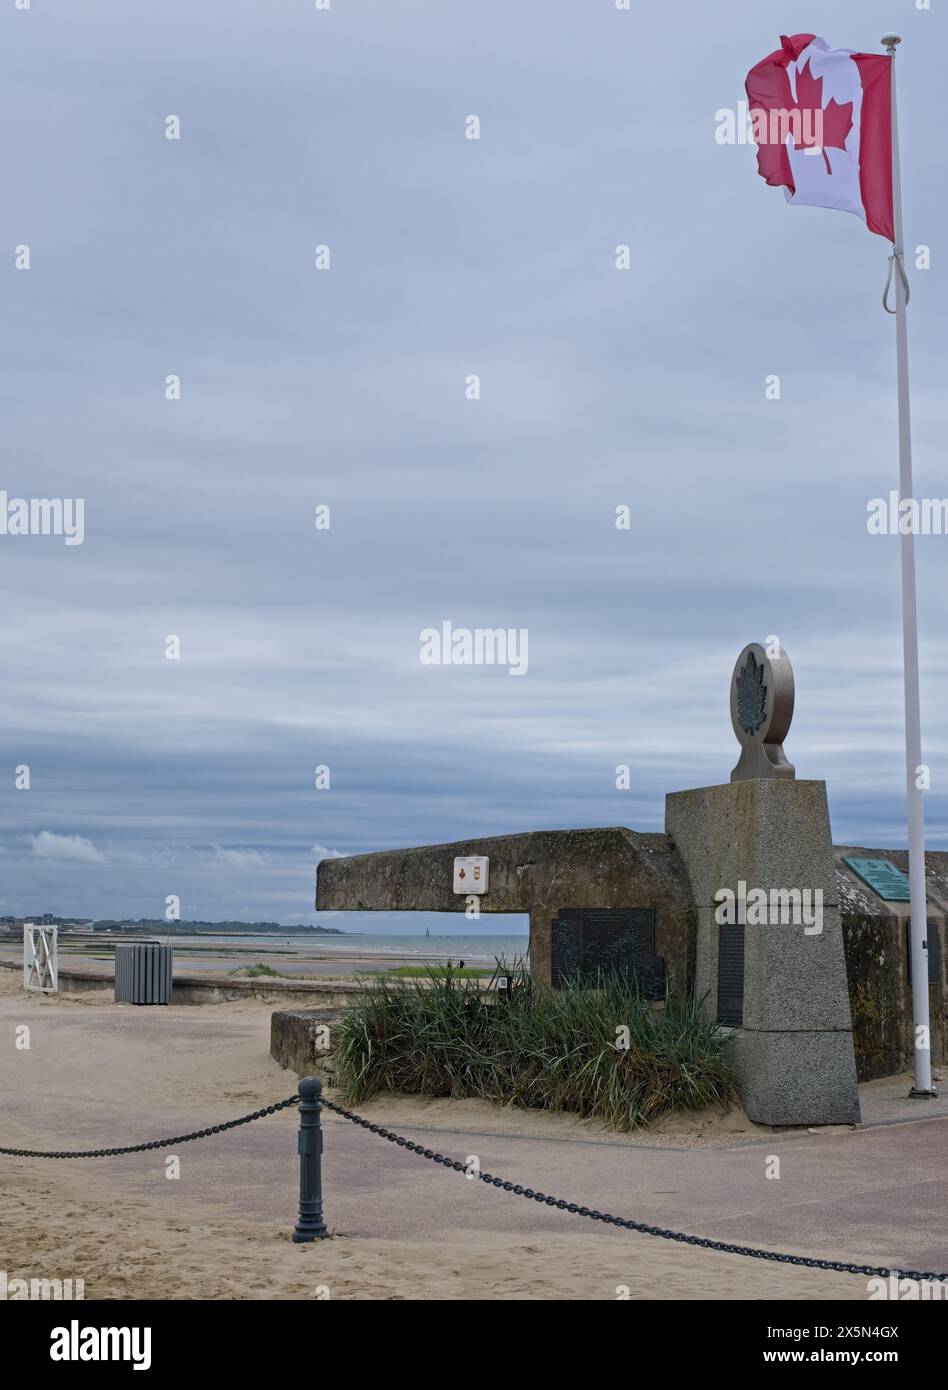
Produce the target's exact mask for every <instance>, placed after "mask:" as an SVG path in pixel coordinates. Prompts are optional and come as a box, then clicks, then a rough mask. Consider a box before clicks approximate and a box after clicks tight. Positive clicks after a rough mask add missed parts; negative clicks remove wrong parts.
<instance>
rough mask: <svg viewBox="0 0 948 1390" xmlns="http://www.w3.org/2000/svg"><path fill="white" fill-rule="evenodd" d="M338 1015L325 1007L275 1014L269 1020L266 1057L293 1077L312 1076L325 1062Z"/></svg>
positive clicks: (335, 1011) (279, 1011)
mask: <svg viewBox="0 0 948 1390" xmlns="http://www.w3.org/2000/svg"><path fill="white" fill-rule="evenodd" d="M341 1012H342V1010H341V1009H338V1008H330V1007H327V1006H323V1007H322V1008H318V1009H280V1010H278V1011H277V1012H276V1013H274V1014H272V1015H271V1017H270V1056H271V1057H272V1058H273V1059H274V1061H276V1062H279V1063H280V1066H281V1067H288V1068H289V1070H290V1071H295V1072H296V1074H297V1076H312V1075H313V1074H314V1073H315V1072H318V1071H319V1070H320V1068H321V1066H322V1064H323V1063H324V1062H325V1060H326V1056H327V1054H328V1052H329V1049H330V1044H331V1029H332V1025H333V1024H334V1023H335V1022H336V1021H337V1020H338V1018H339V1016H340V1014H341Z"/></svg>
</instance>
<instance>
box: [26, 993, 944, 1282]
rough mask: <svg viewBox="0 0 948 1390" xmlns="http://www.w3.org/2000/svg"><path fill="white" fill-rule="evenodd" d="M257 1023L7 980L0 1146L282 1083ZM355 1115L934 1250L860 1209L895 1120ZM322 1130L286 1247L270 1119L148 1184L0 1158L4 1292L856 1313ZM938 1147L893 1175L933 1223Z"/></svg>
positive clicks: (887, 1170)
mask: <svg viewBox="0 0 948 1390" xmlns="http://www.w3.org/2000/svg"><path fill="white" fill-rule="evenodd" d="M270 1012H271V1009H270V1007H269V1006H267V1005H264V1004H261V1003H259V1002H257V1001H247V1002H241V1003H237V1004H226V1005H219V1006H214V1007H206V1008H194V1007H178V1006H172V1007H169V1008H152V1009H148V1008H137V1009H136V1008H134V1007H132V1006H124V1007H123V1006H116V1005H115V1004H113V1003H112V1001H111V996H110V994H109V992H108V991H103V992H102V993H97V994H83V995H80V996H75V997H73V998H70V997H68V996H60V997H57V998H47V997H43V996H38V995H30V996H27V995H25V994H24V993H23V991H22V989H21V987H20V983H19V980H18V979H17V977H16V976H15V975H14V974H12V972H6V971H4V972H0V1022H2V1027H3V1029H4V1032H5V1033H7V1034H8V1035H11V1036H12V1035H13V1032H14V1030H15V1029H16V1028H17V1027H19V1026H22V1025H24V1024H25V1025H27V1026H28V1028H29V1030H30V1047H29V1049H28V1050H18V1051H14V1050H13V1049H12V1048H10V1047H7V1048H6V1049H4V1056H5V1058H6V1060H5V1062H4V1065H3V1072H4V1075H3V1085H4V1094H5V1104H4V1122H3V1140H2V1142H3V1143H4V1144H5V1145H7V1146H17V1147H36V1148H56V1147H59V1146H68V1147H77V1148H85V1147H97V1146H100V1145H113V1144H127V1143H137V1142H142V1141H144V1140H147V1139H154V1138H159V1137H160V1136H162V1135H165V1134H178V1133H182V1132H184V1131H186V1130H187V1129H190V1128H198V1127H204V1126H207V1125H210V1124H213V1123H215V1122H218V1121H221V1120H224V1119H229V1118H232V1117H234V1116H236V1115H239V1114H243V1113H246V1112H247V1111H249V1110H252V1109H256V1108H258V1107H259V1106H262V1105H266V1104H270V1103H272V1102H273V1101H275V1100H279V1099H283V1098H284V1097H285V1096H288V1095H290V1094H292V1093H293V1092H294V1091H295V1089H296V1078H295V1076H293V1074H292V1073H288V1072H285V1071H283V1070H282V1069H281V1068H280V1067H279V1066H278V1065H277V1063H276V1062H274V1061H273V1060H272V1059H271V1058H270V1057H269V1054H268V1038H269V1021H270ZM330 1094H331V1093H330ZM359 1109H360V1111H361V1112H362V1113H364V1114H366V1115H368V1116H370V1117H371V1118H373V1119H374V1120H376V1121H377V1122H379V1123H383V1124H387V1125H390V1126H392V1127H394V1128H396V1129H398V1130H399V1131H400V1132H404V1133H406V1134H407V1135H408V1137H410V1138H412V1139H416V1140H417V1141H420V1142H423V1143H425V1144H426V1145H427V1146H429V1147H432V1148H437V1149H438V1150H439V1151H442V1152H445V1153H450V1154H451V1155H452V1156H457V1157H459V1158H461V1159H466V1158H467V1157H468V1156H469V1155H471V1154H475V1155H477V1156H478V1158H479V1160H480V1161H481V1166H482V1167H483V1168H484V1169H485V1170H488V1171H491V1172H498V1173H500V1174H501V1175H502V1176H505V1177H509V1178H510V1179H511V1180H513V1181H519V1182H522V1183H524V1184H528V1183H529V1184H532V1185H534V1186H536V1187H537V1188H542V1189H543V1190H544V1191H550V1192H553V1193H554V1195H562V1196H564V1197H565V1198H566V1199H567V1200H573V1201H576V1202H580V1203H583V1204H586V1205H590V1206H599V1207H600V1209H604V1210H612V1211H616V1212H618V1213H619V1214H622V1215H628V1216H634V1217H635V1218H636V1219H640V1220H648V1221H654V1222H656V1224H663V1223H667V1224H669V1225H672V1226H674V1227H675V1228H677V1229H684V1230H689V1231H693V1232H695V1233H697V1234H707V1235H712V1236H716V1237H717V1238H720V1239H725V1240H743V1241H746V1242H747V1243H756V1244H760V1245H764V1246H769V1247H771V1248H779V1249H785V1250H788V1251H791V1252H798V1253H805V1254H808V1255H818V1256H824V1257H829V1258H834V1259H841V1258H842V1259H853V1260H860V1261H861V1262H865V1261H866V1260H869V1261H870V1262H873V1263H875V1262H877V1261H878V1262H881V1263H885V1262H888V1261H891V1260H893V1259H899V1260H911V1259H913V1258H914V1259H919V1260H922V1259H925V1258H934V1257H935V1256H936V1254H937V1251H938V1244H939V1239H940V1238H939V1237H938V1235H937V1233H935V1234H934V1235H932V1234H931V1232H928V1224H929V1223H927V1222H926V1221H925V1220H924V1219H922V1214H921V1212H919V1211H918V1210H916V1209H915V1206H914V1205H913V1201H914V1199H913V1198H912V1194H911V1193H909V1194H908V1197H909V1201H908V1206H909V1208H910V1209H911V1210H913V1211H914V1219H913V1220H909V1221H908V1223H906V1215H905V1212H904V1211H901V1210H899V1209H898V1208H897V1207H896V1206H895V1205H891V1206H890V1205H887V1203H886V1201H884V1200H882V1197H881V1193H882V1192H883V1191H886V1192H888V1191H890V1190H894V1189H895V1184H896V1176H895V1164H896V1155H895V1153H894V1152H893V1149H894V1148H897V1146H894V1145H893V1142H892V1140H893V1136H894V1135H895V1134H896V1133H897V1131H898V1127H897V1126H896V1127H884V1126H880V1127H879V1128H877V1129H875V1130H871V1131H868V1132H867V1133H864V1134H856V1133H853V1132H851V1131H845V1132H842V1133H831V1134H823V1135H819V1136H813V1135H808V1134H806V1132H802V1133H801V1132H796V1133H793V1134H790V1135H781V1136H776V1135H774V1134H773V1133H772V1132H770V1131H767V1130H764V1131H759V1130H758V1128H757V1127H755V1126H750V1125H749V1124H748V1122H747V1121H746V1119H745V1118H744V1117H743V1116H742V1115H741V1114H740V1112H739V1111H737V1112H731V1113H730V1114H729V1115H726V1116H716V1117H715V1116H707V1115H705V1116H702V1117H698V1119H697V1120H692V1122H691V1124H690V1127H689V1123H688V1120H687V1119H686V1118H685V1117H677V1118H676V1120H675V1121H674V1123H672V1124H670V1125H668V1126H667V1127H666V1129H665V1131H664V1132H663V1133H660V1134H649V1135H637V1136H618V1135H615V1134H607V1133H603V1132H602V1131H599V1130H596V1129H595V1128H594V1127H592V1126H589V1125H587V1124H583V1123H582V1122H579V1121H576V1120H574V1119H572V1118H570V1117H565V1116H546V1115H543V1114H535V1113H529V1114H528V1113H524V1112H516V1111H508V1110H502V1109H497V1108H496V1107H491V1106H486V1105H481V1104H480V1103H477V1102H463V1103H460V1104H455V1103H453V1102H448V1101H436V1102H423V1101H418V1100H414V1099H412V1098H378V1099H376V1100H374V1101H372V1102H369V1103H368V1104H366V1105H364V1106H360V1107H359ZM325 1132H326V1143H325V1154H324V1200H325V1210H326V1219H327V1223H328V1224H329V1226H330V1227H331V1229H332V1230H333V1231H334V1233H335V1238H334V1239H332V1240H327V1241H323V1242H319V1243H317V1244H314V1245H304V1246H297V1245H294V1244H292V1242H291V1240H290V1233H291V1230H292V1226H293V1224H294V1221H295V1218H296V1174H297V1159H296V1153H295V1145H296V1117H295V1111H293V1110H289V1111H285V1112H281V1113H279V1114H277V1115H274V1116H271V1117H268V1118H266V1119H264V1120H261V1121H259V1122H257V1123H255V1124H253V1125H248V1126H246V1127H243V1128H241V1129H238V1130H235V1131H232V1132H229V1133H226V1134H222V1135H217V1136H213V1137H211V1138H209V1139H206V1140H201V1141H198V1142H195V1143H192V1144H187V1145H181V1146H178V1148H177V1149H175V1150H174V1151H173V1152H174V1153H175V1154H176V1155H177V1156H178V1158H179V1159H180V1165H181V1175H180V1177H179V1178H177V1179H169V1178H168V1177H166V1175H165V1174H166V1159H167V1158H168V1155H169V1152H171V1151H168V1150H159V1151H155V1152H146V1153H144V1154H136V1155H131V1156H128V1157H124V1158H113V1159H95V1160H76V1161H60V1160H32V1159H17V1158H9V1157H4V1158H2V1159H0V1201H2V1211H3V1220H2V1241H0V1267H2V1268H4V1269H5V1270H6V1271H7V1274H8V1276H9V1277H15V1276H17V1277H30V1276H31V1275H32V1276H33V1277H48V1278H49V1277H60V1278H74V1279H75V1278H81V1279H83V1280H84V1281H85V1290H86V1297H87V1298H109V1299H115V1298H118V1299H121V1298H130V1297H138V1298H162V1299H165V1298H170V1299H175V1298H188V1299H220V1298H226V1299H231V1298H238V1299H318V1298H325V1297H329V1298H344V1299H396V1300H405V1299H571V1300H575V1299H580V1300H585V1299H616V1298H624V1297H630V1298H632V1299H735V1298H750V1299H776V1298H790V1299H832V1298H847V1299H863V1298H865V1297H866V1281H865V1279H863V1278H860V1277H856V1276H851V1275H841V1274H831V1273H826V1272H817V1271H809V1270H800V1269H794V1268H790V1267H787V1266H777V1265H770V1264H767V1263H763V1262H760V1261H756V1260H750V1259H742V1258H739V1257H736V1256H730V1255H722V1254H716V1253H711V1252H707V1251H703V1250H696V1249H690V1248H688V1247H682V1246H680V1245H676V1244H673V1243H670V1242H666V1241H662V1240H658V1239H655V1238H649V1237H645V1236H640V1235H636V1234H633V1233H628V1232H622V1231H616V1230H614V1229H612V1228H606V1227H602V1226H600V1225H598V1224H596V1225H593V1224H592V1223H589V1222H584V1221H582V1220H581V1219H579V1218H577V1217H575V1216H569V1215H567V1214H564V1213H561V1212H558V1211H555V1210H550V1209H548V1208H545V1207H539V1206H537V1204H535V1203H532V1202H526V1201H524V1200H523V1199H518V1198H516V1197H513V1196H510V1195H508V1194H506V1193H502V1192H496V1191H495V1190H493V1189H489V1188H487V1187H486V1186H485V1185H484V1184H482V1183H471V1182H468V1181H466V1180H465V1178H464V1177H463V1176H461V1175H458V1174H453V1173H449V1172H446V1171H445V1170H443V1169H441V1168H436V1167H435V1165H432V1164H430V1163H426V1162H425V1161H424V1160H422V1159H420V1158H417V1157H415V1156H413V1155H410V1154H406V1153H405V1152H403V1151H400V1150H398V1149H397V1148H395V1146H393V1145H391V1144H386V1143H385V1142H384V1141H383V1140H381V1139H379V1138H377V1137H375V1136H372V1135H369V1134H366V1133H365V1132H363V1131H361V1130H358V1129H356V1128H355V1127H354V1126H352V1125H350V1124H348V1123H347V1122H346V1121H344V1120H340V1119H338V1118H337V1117H333V1116H329V1117H328V1118H327V1119H326V1121H325ZM946 1132H948V1121H946V1120H944V1119H937V1120H933V1121H931V1122H930V1123H927V1124H920V1125H915V1126H913V1127H912V1151H913V1155H914V1159H913V1162H914V1167H915V1176H916V1179H917V1181H918V1182H919V1183H923V1184H925V1185H926V1190H927V1193H928V1197H927V1199H926V1200H934V1199H935V1198H936V1196H937V1197H938V1200H939V1201H940V1202H941V1205H942V1207H943V1205H944V1198H945V1196H946V1195H948V1193H946V1192H945V1190H944V1189H945V1179H944V1175H943V1165H941V1167H940V1168H938V1169H937V1170H936V1169H935V1167H934V1158H933V1167H932V1171H931V1172H928V1171H927V1169H926V1163H927V1158H926V1156H927V1154H928V1153H929V1150H931V1151H932V1153H933V1155H934V1152H935V1146H936V1144H940V1145H943V1143H944V1137H945V1133H946ZM426 1136H428V1137H426ZM903 1142H904V1140H903ZM771 1152H774V1153H777V1154H779V1155H781V1157H782V1161H783V1164H784V1169H785V1171H786V1178H785V1180H784V1181H783V1182H781V1183H764V1181H763V1176H762V1175H763V1169H764V1161H765V1158H766V1156H767V1155H768V1154H770V1153H771ZM818 1170H819V1171H820V1172H821V1173H822V1174H823V1177H824V1181H823V1182H822V1185H821V1186H820V1188H819V1196H817V1195H816V1191H817V1189H815V1188H814V1187H813V1181H814V1177H815V1174H816V1173H817V1171H818ZM869 1188H872V1189H874V1190H875V1207H874V1209H873V1208H872V1207H871V1206H869V1205H867V1200H866V1194H867V1190H868V1189H869ZM936 1189H937V1190H936ZM840 1239H842V1240H844V1241H845V1242H846V1243H845V1244H840V1243H839V1241H840Z"/></svg>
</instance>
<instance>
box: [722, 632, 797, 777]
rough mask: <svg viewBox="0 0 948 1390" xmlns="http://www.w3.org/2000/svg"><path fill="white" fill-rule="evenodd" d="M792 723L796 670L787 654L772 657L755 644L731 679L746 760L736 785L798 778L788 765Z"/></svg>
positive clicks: (733, 713)
mask: <svg viewBox="0 0 948 1390" xmlns="http://www.w3.org/2000/svg"><path fill="white" fill-rule="evenodd" d="M792 719H793V668H792V666H791V665H790V658H789V657H788V656H787V654H786V652H784V651H783V650H782V649H781V650H780V653H779V655H777V656H769V655H768V652H767V649H766V648H765V647H762V646H761V645H760V643H759V642H750V643H748V645H747V646H746V647H745V648H744V650H743V651H742V652H741V654H740V656H739V657H738V658H737V664H736V665H735V667H734V674H733V676H732V677H731V724H732V725H733V727H734V733H735V736H736V738H737V741H738V743H739V744H740V745H741V756H740V758H739V759H738V763H737V766H736V767H735V768H734V771H733V772H732V773H731V781H732V782H744V781H747V780H749V779H750V778H753V777H796V775H797V774H796V769H795V768H794V766H793V764H792V763H789V762H787V759H786V757H785V756H784V751H783V741H784V739H785V738H786V737H787V734H788V733H789V732H790V722H791V720H792Z"/></svg>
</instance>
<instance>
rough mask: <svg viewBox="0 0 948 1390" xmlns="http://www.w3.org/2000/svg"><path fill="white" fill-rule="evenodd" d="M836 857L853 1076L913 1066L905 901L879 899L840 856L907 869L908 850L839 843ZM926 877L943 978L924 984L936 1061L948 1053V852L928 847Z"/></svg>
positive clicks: (931, 928)
mask: <svg viewBox="0 0 948 1390" xmlns="http://www.w3.org/2000/svg"><path fill="white" fill-rule="evenodd" d="M835 856H836V879H837V892H838V898H839V903H840V908H841V912H842V921H843V939H844V944H845V950H846V971H847V975H848V983H849V1002H850V1007H851V1009H852V1016H853V1039H854V1042H855V1046H856V1064H857V1067H858V1070H859V1080H860V1081H870V1080H872V1079H873V1078H874V1077H879V1076H893V1075H895V1074H897V1073H898V1072H901V1071H909V1070H911V1069H912V1068H913V1067H914V1065H915V1049H914V1035H913V1023H912V986H911V979H910V976H909V969H908V947H907V944H906V928H907V925H908V922H909V918H910V913H909V904H908V903H893V902H884V901H883V900H882V899H881V898H879V897H877V895H876V894H875V893H873V891H872V889H871V888H869V887H868V885H867V884H865V883H864V882H863V881H862V879H861V878H860V877H859V876H858V874H855V873H854V872H853V871H852V869H850V868H849V867H848V865H846V864H844V863H843V859H844V858H853V857H858V858H861V859H889V860H891V861H892V863H893V864H894V865H895V866H896V868H898V869H901V870H902V872H903V873H905V874H907V873H908V851H907V850H900V849H869V848H867V847H866V846H865V845H837V846H836V847H835ZM925 876H926V897H927V901H928V920H929V939H930V940H931V939H932V938H933V936H934V934H935V933H937V934H938V938H939V944H940V957H941V981H940V983H939V984H934V983H932V984H930V985H929V989H928V1009H929V1016H930V1021H931V1048H932V1062H933V1064H934V1065H936V1066H938V1065H944V1063H945V1061H946V1059H948V969H946V965H948V927H946V922H948V854H946V853H945V852H944V851H941V850H928V851H926V854H925Z"/></svg>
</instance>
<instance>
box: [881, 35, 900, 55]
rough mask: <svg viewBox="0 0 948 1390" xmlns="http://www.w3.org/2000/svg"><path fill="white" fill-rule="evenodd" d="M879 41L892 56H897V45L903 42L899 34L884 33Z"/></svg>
mask: <svg viewBox="0 0 948 1390" xmlns="http://www.w3.org/2000/svg"><path fill="white" fill-rule="evenodd" d="M879 42H880V43H881V44H882V45H883V46H884V47H885V48H886V49H887V50H888V52H889V55H890V57H892V58H894V57H895V50H896V46H897V45H898V44H900V43H901V42H902V39H901V37H900V35H898V34H883V36H882V38H881V39H880V40H879Z"/></svg>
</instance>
